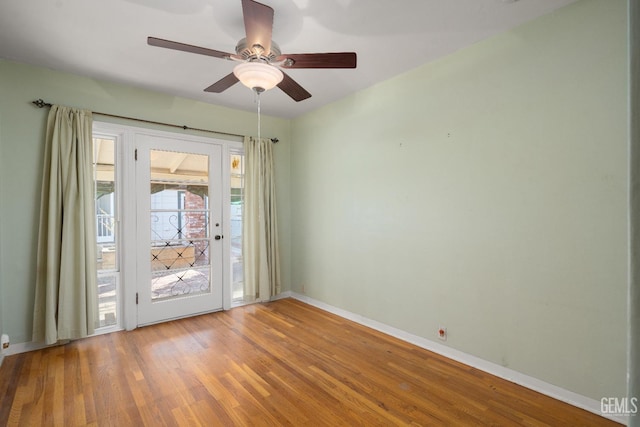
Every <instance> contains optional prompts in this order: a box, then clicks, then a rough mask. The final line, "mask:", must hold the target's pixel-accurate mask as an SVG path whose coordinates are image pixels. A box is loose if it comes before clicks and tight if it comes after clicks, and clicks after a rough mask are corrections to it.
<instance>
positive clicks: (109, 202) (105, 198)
mask: <svg viewBox="0 0 640 427" xmlns="http://www.w3.org/2000/svg"><path fill="white" fill-rule="evenodd" d="M115 151H116V140H115V139H114V138H108V137H103V138H98V137H96V138H93V173H94V175H93V176H94V191H95V207H96V241H97V243H98V248H97V255H98V257H97V270H98V324H97V325H96V327H99V328H102V327H108V326H116V325H118V323H119V322H118V297H117V295H118V281H119V277H120V272H119V265H118V264H119V263H118V255H119V254H118V239H119V236H118V229H117V227H116V224H117V214H118V210H117V204H116V202H117V194H116V179H115V177H116V174H115Z"/></svg>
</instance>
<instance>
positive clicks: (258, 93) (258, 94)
mask: <svg viewBox="0 0 640 427" xmlns="http://www.w3.org/2000/svg"><path fill="white" fill-rule="evenodd" d="M256 94H257V96H258V141H260V128H261V126H260V92H258V91H256Z"/></svg>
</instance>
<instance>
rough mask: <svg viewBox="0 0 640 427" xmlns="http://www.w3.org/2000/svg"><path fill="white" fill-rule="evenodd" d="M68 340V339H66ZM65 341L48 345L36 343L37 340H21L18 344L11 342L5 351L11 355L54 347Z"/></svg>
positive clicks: (6, 354) (7, 354)
mask: <svg viewBox="0 0 640 427" xmlns="http://www.w3.org/2000/svg"><path fill="white" fill-rule="evenodd" d="M65 342H68V341H65ZM61 344H64V343H58V344H53V345H46V344H44V343H35V342H21V343H18V344H11V345H10V346H9V348H8V349H7V351H6V352H5V353H4V355H5V356H11V355H13V354H19V353H26V352H28V351H34V350H40V349H43V348H47V347H53V346H56V345H61Z"/></svg>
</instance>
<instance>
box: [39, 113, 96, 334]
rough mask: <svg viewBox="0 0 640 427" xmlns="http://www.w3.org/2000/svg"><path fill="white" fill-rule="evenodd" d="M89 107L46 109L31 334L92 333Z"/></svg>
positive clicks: (92, 210)
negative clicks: (47, 112) (82, 108)
mask: <svg viewBox="0 0 640 427" xmlns="http://www.w3.org/2000/svg"><path fill="white" fill-rule="evenodd" d="M91 125H92V116H91V112H90V111H83V110H78V109H74V108H68V107H61V106H58V105H54V106H52V107H51V110H50V111H49V118H48V120H47V134H46V142H45V144H46V145H45V160H44V174H43V178H42V197H41V211H40V230H39V235H38V258H37V275H36V297H35V304H34V313H33V340H34V341H44V342H45V343H46V344H54V343H56V342H57V341H59V340H65V339H76V338H82V337H86V336H88V335H91V334H93V333H94V328H95V323H96V318H97V299H96V292H97V290H96V288H97V287H96V281H97V278H96V277H97V274H96V246H97V244H96V233H95V203H94V191H93V165H92V160H93V157H92V145H93V144H92V139H91Z"/></svg>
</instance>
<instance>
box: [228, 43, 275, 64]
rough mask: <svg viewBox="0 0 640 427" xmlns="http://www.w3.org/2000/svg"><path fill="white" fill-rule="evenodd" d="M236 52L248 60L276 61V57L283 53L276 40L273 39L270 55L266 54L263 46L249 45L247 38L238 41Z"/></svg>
mask: <svg viewBox="0 0 640 427" xmlns="http://www.w3.org/2000/svg"><path fill="white" fill-rule="evenodd" d="M236 53H237V54H238V55H240V56H242V57H243V58H244V59H245V60H247V61H251V60H256V59H262V60H265V61H267V62H271V61H275V59H276V58H277V57H278V56H280V55H281V52H280V46H278V44H277V43H276V42H274V41H271V51H270V52H269V54H268V55H265V54H264V48H263V47H262V46H260V45H253V46H248V45H247V39H246V38H243V39H241V40H240V41H239V42H238V44H237V45H236Z"/></svg>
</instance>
